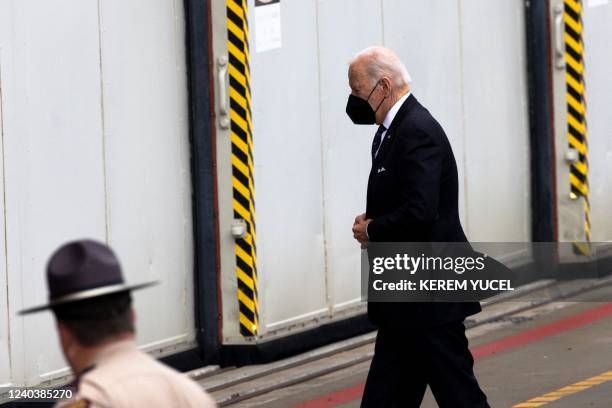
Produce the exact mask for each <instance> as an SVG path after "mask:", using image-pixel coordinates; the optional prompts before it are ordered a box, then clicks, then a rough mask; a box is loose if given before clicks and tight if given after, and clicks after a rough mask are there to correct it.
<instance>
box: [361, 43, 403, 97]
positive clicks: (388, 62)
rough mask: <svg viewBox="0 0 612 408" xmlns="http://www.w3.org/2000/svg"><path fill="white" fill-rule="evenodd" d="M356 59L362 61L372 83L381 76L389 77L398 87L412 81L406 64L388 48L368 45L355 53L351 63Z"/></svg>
mask: <svg viewBox="0 0 612 408" xmlns="http://www.w3.org/2000/svg"><path fill="white" fill-rule="evenodd" d="M358 60H363V61H364V67H365V71H366V74H367V75H368V77H369V78H370V79H371V80H372V83H374V82H376V81H378V80H379V79H380V78H382V77H383V76H387V77H389V78H390V79H391V80H392V81H393V82H394V85H395V86H396V87H398V88H403V87H405V86H408V85H409V84H411V83H412V78H411V77H410V74H409V73H408V70H407V69H406V66H405V65H404V63H403V62H402V61H401V60H400V59H399V57H398V56H397V54H396V53H395V52H393V50H391V49H390V48H386V47H381V46H374V47H368V48H366V49H364V50H361V51H359V52H358V53H357V55H355V57H354V58H353V60H352V61H351V65H352V64H353V63H355V62H357V61H358Z"/></svg>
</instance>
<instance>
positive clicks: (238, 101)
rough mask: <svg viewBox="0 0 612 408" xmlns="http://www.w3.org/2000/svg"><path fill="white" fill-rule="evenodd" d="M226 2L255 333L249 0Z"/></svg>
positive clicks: (243, 245)
mask: <svg viewBox="0 0 612 408" xmlns="http://www.w3.org/2000/svg"><path fill="white" fill-rule="evenodd" d="M226 5H227V37H228V41H227V49H228V55H229V85H230V86H229V89H230V95H229V96H230V119H231V125H230V132H231V141H232V187H233V202H234V204H233V206H234V218H236V219H243V220H244V221H245V222H246V225H247V233H246V236H245V237H244V238H240V239H237V240H236V277H237V279H238V304H239V309H240V333H241V334H242V335H243V336H256V335H257V332H258V326H259V306H258V294H257V253H256V248H255V242H256V239H255V238H256V234H255V188H254V184H253V134H252V129H253V124H252V121H251V78H250V66H249V26H248V21H247V20H248V9H247V2H246V0H226Z"/></svg>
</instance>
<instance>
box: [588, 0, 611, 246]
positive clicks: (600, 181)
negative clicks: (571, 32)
mask: <svg viewBox="0 0 612 408" xmlns="http://www.w3.org/2000/svg"><path fill="white" fill-rule="evenodd" d="M589 4H590V3H589V2H588V1H587V2H585V4H584V6H585V7H584V14H583V25H584V37H583V41H584V43H585V44H584V46H585V50H584V52H585V58H584V59H585V83H586V95H587V116H586V117H587V125H588V140H589V185H590V197H589V199H590V203H591V233H592V239H593V241H595V242H597V241H611V240H612V213H611V212H610V209H611V208H612V178H611V177H610V175H611V174H612V115H610V110H611V108H610V107H611V106H612V81H611V80H610V73H611V72H612V70H611V69H610V67H611V66H612V53H610V44H609V39H610V38H612V25H611V24H610V22H611V21H612V3H603V4H602V5H600V6H597V7H587V6H588V5H589Z"/></svg>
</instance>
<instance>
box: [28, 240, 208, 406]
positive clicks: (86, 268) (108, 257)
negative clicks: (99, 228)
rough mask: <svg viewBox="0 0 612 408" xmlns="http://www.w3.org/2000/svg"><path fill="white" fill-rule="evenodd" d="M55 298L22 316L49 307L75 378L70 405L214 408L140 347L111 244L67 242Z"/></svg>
mask: <svg viewBox="0 0 612 408" xmlns="http://www.w3.org/2000/svg"><path fill="white" fill-rule="evenodd" d="M47 283H48V287H49V302H48V303H47V304H45V305H42V306H38V307H33V308H29V309H26V310H23V311H21V312H20V314H21V315H24V314H29V313H34V312H39V311H42V310H48V309H51V310H52V311H53V314H54V315H55V318H56V322H57V329H58V332H59V338H60V343H61V346H62V351H63V353H64V356H65V358H66V361H67V362H68V364H69V365H70V367H71V368H72V371H73V372H74V374H75V376H76V379H75V382H74V385H75V387H76V394H75V397H74V398H72V399H71V400H68V401H61V402H59V403H58V404H57V405H56V406H57V407H60V408H68V407H105V408H110V407H113V408H115V407H135V408H138V407H186V408H187V407H189V408H191V407H198V408H201V407H203V408H208V407H216V404H215V402H214V401H213V399H212V398H211V397H210V396H209V395H208V394H207V393H206V392H205V391H204V390H203V389H202V388H201V387H200V386H199V385H198V384H197V383H196V382H195V381H192V380H191V379H189V378H188V377H186V376H185V375H183V374H181V373H179V372H177V371H175V370H173V369H171V368H170V367H167V366H165V365H163V364H161V363H160V362H158V361H157V360H155V359H154V358H153V357H151V356H149V355H148V354H146V353H144V352H142V351H140V350H139V349H138V347H137V346H136V342H135V330H134V319H135V316H134V310H133V308H132V299H131V295H130V293H131V291H133V290H137V289H143V288H146V287H149V286H152V285H154V284H155V283H157V282H147V283H141V284H137V285H127V284H126V283H125V282H124V280H123V276H122V273H121V267H120V265H119V261H118V259H117V257H116V256H115V254H114V252H113V251H112V250H111V249H110V248H109V247H108V246H106V245H104V244H102V243H99V242H96V241H92V240H80V241H74V242H70V243H68V244H65V245H63V246H61V247H60V248H59V249H58V250H57V251H56V252H55V253H54V254H53V255H52V256H51V259H50V260H49V263H48V265H47Z"/></svg>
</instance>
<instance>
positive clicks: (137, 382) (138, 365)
mask: <svg viewBox="0 0 612 408" xmlns="http://www.w3.org/2000/svg"><path fill="white" fill-rule="evenodd" d="M139 393H140V394H148V395H147V397H146V398H150V399H155V400H157V401H167V400H169V399H171V400H172V401H174V402H173V404H174V405H175V406H177V407H178V406H180V407H186V406H188V407H192V406H198V407H205V408H207V407H215V406H216V405H215V403H214V401H213V400H212V398H211V397H210V396H209V395H208V394H207V393H206V392H205V391H204V390H203V388H202V387H200V386H199V385H198V384H197V383H196V382H194V381H193V380H191V379H190V378H188V377H187V376H186V375H184V374H182V373H180V372H178V371H176V370H174V369H173V368H170V367H168V366H166V365H164V364H162V363H161V362H159V361H157V360H156V359H155V358H153V357H152V356H150V355H148V354H146V353H144V352H142V351H140V350H135V351H134V352H132V353H129V355H126V354H124V355H123V356H122V358H116V359H113V360H110V361H105V362H104V364H100V365H99V366H98V367H96V368H95V369H94V370H91V371H90V372H88V373H87V374H86V375H84V376H83V378H82V379H81V382H80V383H79V394H81V395H82V397H83V398H86V399H89V400H91V401H95V402H98V401H100V402H102V403H106V404H107V405H109V406H112V405H114V403H115V402H126V401H131V402H132V403H133V402H134V401H135V400H139V399H142V400H144V399H145V397H143V398H139V397H138V396H136V395H135V394H139ZM138 406H140V405H138Z"/></svg>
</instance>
